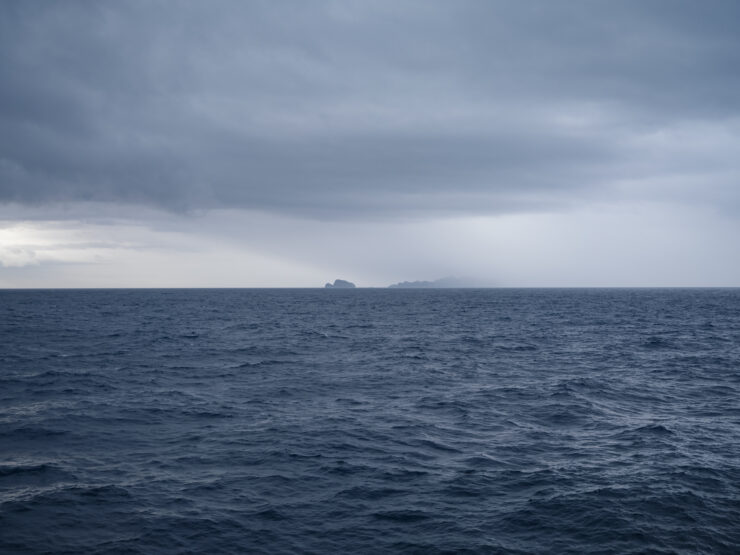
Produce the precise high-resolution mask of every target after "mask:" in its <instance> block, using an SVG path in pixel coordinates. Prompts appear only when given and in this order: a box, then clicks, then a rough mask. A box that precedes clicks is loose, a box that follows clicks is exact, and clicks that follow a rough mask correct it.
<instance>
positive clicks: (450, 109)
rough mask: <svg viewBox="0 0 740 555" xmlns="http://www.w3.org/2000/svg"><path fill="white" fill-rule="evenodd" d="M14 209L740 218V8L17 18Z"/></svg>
mask: <svg viewBox="0 0 740 555" xmlns="http://www.w3.org/2000/svg"><path fill="white" fill-rule="evenodd" d="M0 11H1V12H2V17H0V52H2V54H1V55H0V124H1V126H2V129H3V131H2V133H1V134H0V202H4V203H16V204H18V205H21V206H27V207H28V206H39V205H48V204H50V203H57V202H65V203H70V202H105V203H127V204H135V205H143V206H150V207H156V208H160V209H164V210H168V211H175V212H188V211H193V210H200V209H217V208H227V207H228V208H243V209H249V210H263V211H269V212H273V213H282V214H293V215H297V216H300V217H309V218H319V219H351V218H396V217H401V218H404V217H422V218H423V217H430V216H434V217H437V216H440V215H444V214H479V215H480V214H505V213H515V212H521V211H562V210H570V209H572V208H573V207H577V206H581V205H582V204H583V203H588V202H612V201H614V202H619V201H624V200H627V201H634V200H639V199H647V200H656V199H657V200H661V199H668V200H670V201H671V202H684V203H689V204H691V203H696V202H700V203H708V204H710V205H713V206H716V207H721V209H723V210H729V211H735V210H737V209H738V208H740V201H739V194H738V187H737V179H738V176H740V162H739V161H738V160H740V157H738V156H736V150H737V145H738V139H739V138H740V118H738V115H739V114H740V95H738V94H737V91H738V90H740V72H738V71H737V68H738V67H740V33H738V32H737V21H740V4H738V3H737V2H734V1H710V2H703V3H696V2H686V1H671V2H667V1H655V0H647V1H639V2H637V1H627V2H606V1H574V2H568V3H554V2H546V1H539V2H538V1H534V2H514V1H488V0H486V1H462V2H454V3H450V2H428V1H410V0H407V1H403V2H396V1H394V2H384V1H376V2H337V1H318V2H311V3H306V2H298V1H296V2H289V1H288V2H278V3H275V2H249V3H244V2H232V1H224V0H219V1H216V2H209V3H203V2H188V1H183V2H177V3H173V2H150V1H147V2H143V1H133V2H125V3H124V2H97V1H95V2H94V1H74V0H71V1H68V2H59V3H40V2H25V1H16V2H13V1H10V2H4V3H3V5H2V7H0Z"/></svg>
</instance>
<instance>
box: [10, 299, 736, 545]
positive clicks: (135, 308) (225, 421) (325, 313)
mask: <svg viewBox="0 0 740 555" xmlns="http://www.w3.org/2000/svg"><path fill="white" fill-rule="evenodd" d="M739 394H740V290H738V289H447V290H433V289H430V290H387V289H357V290H323V289H228V290H225V289H211V290H209V289H192V290H185V289H171V290H4V291H0V552H2V553H74V554H79V553H111V554H112V553H131V554H136V553H146V554H170V553H208V554H216V553H270V554H273V553H317V554H319V553H320V554H323V553H423V554H434V553H738V552H740V396H739Z"/></svg>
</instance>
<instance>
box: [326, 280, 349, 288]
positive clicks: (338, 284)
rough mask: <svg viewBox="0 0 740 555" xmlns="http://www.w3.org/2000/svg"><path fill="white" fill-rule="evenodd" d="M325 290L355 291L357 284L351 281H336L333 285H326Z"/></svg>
mask: <svg viewBox="0 0 740 555" xmlns="http://www.w3.org/2000/svg"><path fill="white" fill-rule="evenodd" d="M324 288H326V289H354V288H355V284H354V283H352V282H351V281H346V280H343V279H335V280H334V283H333V284H331V283H327V284H326V285H324Z"/></svg>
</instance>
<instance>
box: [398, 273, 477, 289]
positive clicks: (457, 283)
mask: <svg viewBox="0 0 740 555" xmlns="http://www.w3.org/2000/svg"><path fill="white" fill-rule="evenodd" d="M388 287H389V288H391V289H444V288H455V287H469V285H468V284H467V282H465V281H464V280H462V279H460V278H456V277H452V276H450V277H444V278H440V279H435V280H434V281H402V282H401V283H394V284H393V285H389V286H388Z"/></svg>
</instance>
